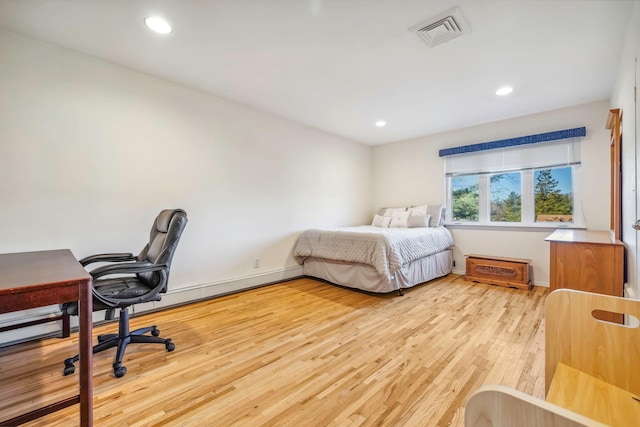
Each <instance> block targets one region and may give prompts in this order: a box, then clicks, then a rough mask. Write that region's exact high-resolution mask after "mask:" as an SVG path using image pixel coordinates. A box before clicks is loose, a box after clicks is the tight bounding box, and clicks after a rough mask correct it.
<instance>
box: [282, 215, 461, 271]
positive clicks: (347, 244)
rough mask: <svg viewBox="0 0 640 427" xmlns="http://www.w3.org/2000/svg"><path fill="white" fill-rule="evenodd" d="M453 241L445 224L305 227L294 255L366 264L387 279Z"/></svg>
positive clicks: (444, 248) (301, 259)
mask: <svg viewBox="0 0 640 427" xmlns="http://www.w3.org/2000/svg"><path fill="white" fill-rule="evenodd" d="M453 244H454V243H453V237H452V236H451V233H450V232H449V230H447V229H446V228H445V227H419V228H382V227H374V226H369V225H363V226H357V227H340V228H330V229H310V230H307V231H305V232H304V233H302V235H301V236H300V237H299V239H298V243H297V245H296V247H295V250H294V256H295V257H296V259H297V260H298V261H299V262H300V263H303V262H304V260H305V259H306V258H321V259H326V260H332V261H341V262H349V263H358V264H365V265H370V266H372V267H373V268H374V269H375V270H376V271H377V272H378V274H380V275H381V276H382V277H384V278H385V279H386V281H388V282H391V280H392V279H393V277H394V275H395V273H396V272H397V271H398V270H400V268H402V267H403V266H405V265H408V264H410V263H411V262H412V261H415V260H417V259H420V258H424V257H427V256H429V255H433V254H435V253H438V252H442V251H444V250H446V249H448V248H450V247H452V246H453Z"/></svg>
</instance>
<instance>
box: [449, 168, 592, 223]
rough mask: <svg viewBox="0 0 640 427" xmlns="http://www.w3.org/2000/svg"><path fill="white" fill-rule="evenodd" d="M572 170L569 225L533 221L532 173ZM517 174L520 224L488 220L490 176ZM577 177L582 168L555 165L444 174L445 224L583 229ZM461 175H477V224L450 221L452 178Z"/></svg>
mask: <svg viewBox="0 0 640 427" xmlns="http://www.w3.org/2000/svg"><path fill="white" fill-rule="evenodd" d="M567 167H569V168H571V185H572V196H573V214H572V218H573V221H571V222H551V221H549V222H547V221H539V222H537V221H535V178H534V176H535V171H536V170H541V169H558V168H567ZM514 172H520V173H521V179H520V187H521V188H520V197H521V206H520V209H521V221H520V222H507V221H491V192H490V177H491V176H492V175H499V174H502V173H514ZM580 174H581V165H580V164H579V163H578V164H571V165H556V166H548V167H544V166H543V167H535V168H522V169H515V170H504V171H490V172H479V173H468V174H456V175H450V176H446V175H445V197H444V200H445V201H446V202H445V206H447V209H446V215H445V225H450V226H479V227H490V228H494V227H496V228H499V227H503V228H504V227H514V228H584V227H585V226H584V217H583V213H582V203H581V194H582V193H581V189H580V182H581V180H580ZM463 175H477V176H478V194H479V200H478V205H479V211H478V221H462V220H455V221H454V220H452V214H453V212H452V211H453V209H452V207H453V197H452V196H453V186H452V179H453V178H454V177H455V176H463Z"/></svg>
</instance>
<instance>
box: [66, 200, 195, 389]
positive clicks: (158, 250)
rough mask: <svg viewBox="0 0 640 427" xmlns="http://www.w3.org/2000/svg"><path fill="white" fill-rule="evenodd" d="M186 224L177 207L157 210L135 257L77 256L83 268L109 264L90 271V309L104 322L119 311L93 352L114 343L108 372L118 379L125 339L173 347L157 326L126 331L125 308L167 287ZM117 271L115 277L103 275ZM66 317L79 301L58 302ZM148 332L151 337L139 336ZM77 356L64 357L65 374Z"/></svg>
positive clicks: (122, 369) (73, 312) (74, 311)
mask: <svg viewBox="0 0 640 427" xmlns="http://www.w3.org/2000/svg"><path fill="white" fill-rule="evenodd" d="M185 225H187V213H186V212H185V211H183V210H182V209H173V210H172V209H166V210H163V211H162V212H160V214H159V215H158V217H157V218H156V220H155V222H154V224H153V227H151V236H150V238H149V243H147V245H146V246H145V247H144V248H143V249H142V251H141V252H140V254H139V255H138V256H134V255H133V254H130V253H114V254H99V255H92V256H89V257H86V258H83V259H81V260H80V263H81V264H82V265H83V266H86V265H88V264H91V263H94V262H101V263H105V262H106V263H112V264H107V265H104V266H101V267H98V268H96V269H94V270H92V271H90V274H91V277H92V278H93V289H92V292H93V311H99V310H107V312H106V314H105V320H111V319H113V317H114V312H115V309H116V308H119V309H120V319H119V323H118V333H117V334H106V335H100V336H98V344H97V345H96V346H94V347H93V353H94V354H95V353H98V352H100V351H103V350H106V349H108V348H111V347H117V351H116V356H115V359H114V362H113V374H114V375H115V376H116V377H117V378H120V377H122V376H124V374H126V373H127V368H125V367H124V366H122V358H123V357H124V351H125V349H126V348H127V345H128V344H130V343H158V344H164V345H165V348H166V349H167V351H173V350H174V349H175V345H174V344H173V343H172V342H171V339H170V338H160V337H159V335H160V330H158V328H156V326H155V325H154V326H150V327H147V328H142V329H137V330H135V331H129V311H128V308H129V306H131V305H134V304H138V303H142V302H148V301H159V300H160V299H161V295H160V294H161V293H165V292H166V291H167V283H168V280H169V270H170V268H171V260H172V258H173V253H174V252H175V250H176V247H177V246H178V241H179V240H180V236H181V235H182V230H184V227H185ZM112 275H116V276H117V277H111V278H109V277H105V276H112ZM61 309H62V312H63V314H65V315H72V316H77V315H78V303H77V302H74V303H66V304H63V305H62V306H61ZM148 332H151V336H149V335H144V334H146V333H148ZM78 360H79V357H78V355H76V356H74V357H71V358H69V359H66V360H65V361H64V375H70V374H72V373H73V372H75V366H74V363H75V362H77V361H78Z"/></svg>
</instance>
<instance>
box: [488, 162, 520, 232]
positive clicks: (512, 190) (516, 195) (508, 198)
mask: <svg viewBox="0 0 640 427" xmlns="http://www.w3.org/2000/svg"><path fill="white" fill-rule="evenodd" d="M521 177H522V174H521V173H520V172H512V173H499V174H495V175H491V177H490V179H489V192H490V196H491V221H501V222H521V221H522V197H521V191H522V187H521V185H520V183H521Z"/></svg>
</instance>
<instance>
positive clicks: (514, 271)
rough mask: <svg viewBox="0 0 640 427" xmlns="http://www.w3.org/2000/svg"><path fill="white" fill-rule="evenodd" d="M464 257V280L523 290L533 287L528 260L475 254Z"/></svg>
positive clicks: (529, 261)
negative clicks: (465, 258)
mask: <svg viewBox="0 0 640 427" xmlns="http://www.w3.org/2000/svg"><path fill="white" fill-rule="evenodd" d="M466 257H467V263H466V274H465V276H464V280H468V281H471V282H480V283H487V284H490V285H498V286H504V287H507V288H518V289H525V290H529V289H531V287H532V286H533V285H532V281H531V260H530V259H525V258H507V257H499V256H493V255H476V254H470V255H466Z"/></svg>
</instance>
